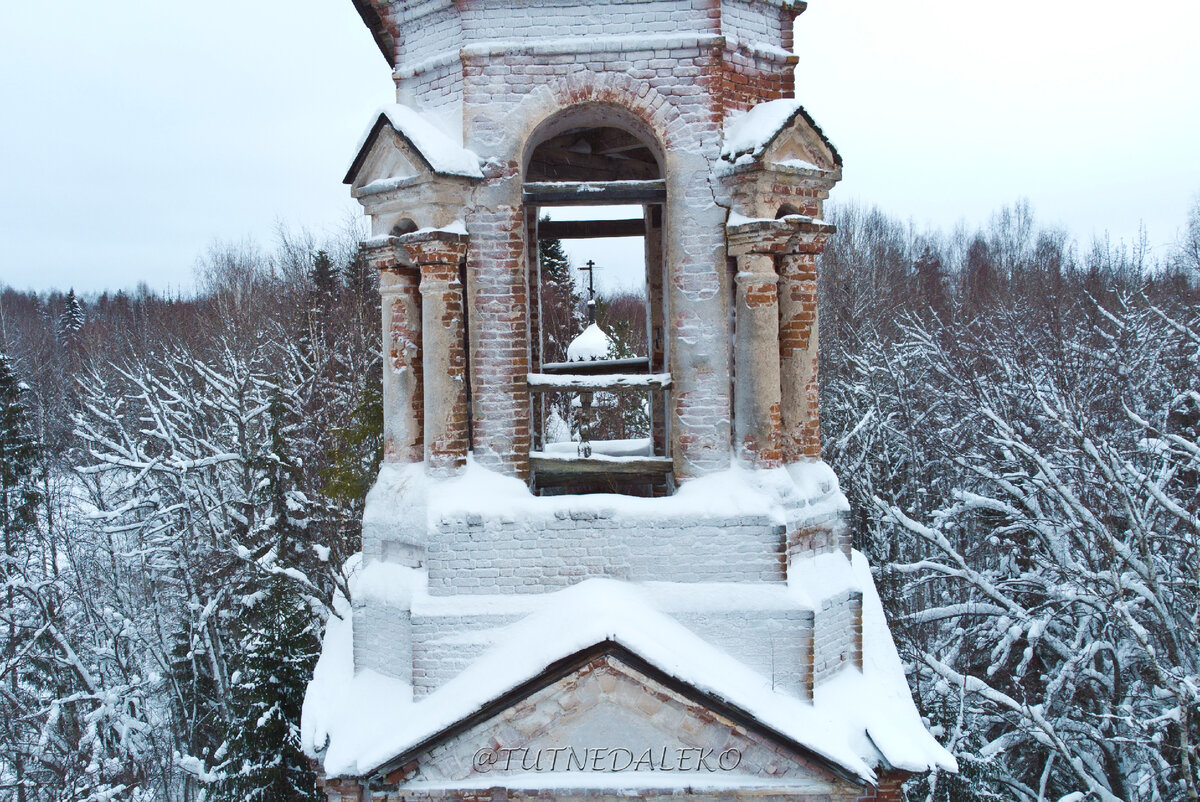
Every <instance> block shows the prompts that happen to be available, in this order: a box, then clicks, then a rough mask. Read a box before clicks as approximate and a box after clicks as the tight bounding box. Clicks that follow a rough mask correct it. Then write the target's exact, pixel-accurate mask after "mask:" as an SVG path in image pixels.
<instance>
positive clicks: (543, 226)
mask: <svg viewBox="0 0 1200 802" xmlns="http://www.w3.org/2000/svg"><path fill="white" fill-rule="evenodd" d="M644 236H646V221H645V220H642V219H640V218H639V219H636V220H543V221H542V222H540V223H538V239H540V240H543V239H599V238H601V237H644Z"/></svg>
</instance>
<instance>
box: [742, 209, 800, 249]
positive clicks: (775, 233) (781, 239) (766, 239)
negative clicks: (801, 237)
mask: <svg viewBox="0 0 1200 802" xmlns="http://www.w3.org/2000/svg"><path fill="white" fill-rule="evenodd" d="M732 218H733V219H731V221H730V222H729V223H728V224H726V226H725V243H726V247H727V249H728V251H729V255H730V256H745V255H747V254H776V253H783V250H784V247H785V246H786V245H787V241H788V238H789V237H791V236H792V235H793V234H794V233H796V225H795V223H794V222H793V219H792V218H783V219H780V220H767V219H766V218H760V219H753V220H752V219H747V218H744V217H739V216H738V215H733V216H732ZM735 220H736V222H735Z"/></svg>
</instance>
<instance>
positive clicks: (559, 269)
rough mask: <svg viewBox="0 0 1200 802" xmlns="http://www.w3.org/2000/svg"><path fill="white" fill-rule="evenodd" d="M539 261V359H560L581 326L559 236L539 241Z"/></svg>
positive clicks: (573, 285) (572, 285)
mask: <svg viewBox="0 0 1200 802" xmlns="http://www.w3.org/2000/svg"><path fill="white" fill-rule="evenodd" d="M542 219H543V221H545V220H548V219H549V218H542ZM538 262H539V264H540V265H541V288H540V290H541V304H540V312H541V321H540V322H541V328H542V339H543V344H544V348H545V350H544V352H543V353H542V362H543V363H545V362H562V361H564V360H566V358H567V346H568V345H569V344H570V343H571V340H573V339H574V338H575V335H577V334H579V332H580V331H582V329H583V316H582V315H581V313H580V303H579V302H580V298H579V293H578V292H576V291H575V279H574V277H573V276H572V275H571V260H570V258H569V257H568V256H567V252H566V250H565V249H564V248H563V244H562V241H561V240H556V239H544V240H541V241H539V242H538Z"/></svg>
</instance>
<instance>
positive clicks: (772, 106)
mask: <svg viewBox="0 0 1200 802" xmlns="http://www.w3.org/2000/svg"><path fill="white" fill-rule="evenodd" d="M721 158H722V159H723V160H725V161H726V162H731V163H733V164H745V163H751V162H758V163H760V164H763V165H765V166H776V167H788V168H796V169H804V170H820V171H823V172H833V171H835V170H839V169H840V168H841V166H842V158H841V156H839V155H838V152H837V150H836V149H835V148H834V147H833V143H831V142H830V141H829V139H828V138H827V137H826V136H825V134H824V133H822V131H821V129H820V128H819V127H818V126H817V124H816V122H814V121H813V119H812V117H810V116H809V115H808V112H806V111H805V110H804V107H803V106H801V105H800V103H799V101H797V100H794V99H791V98H783V99H780V100H771V101H768V102H766V103H760V104H759V105H757V106H755V107H754V108H752V109H750V110H749V111H747V112H743V113H741V114H738V115H734V116H733V117H730V118H729V119H728V120H726V122H725V142H724V145H723V146H722V148H721Z"/></svg>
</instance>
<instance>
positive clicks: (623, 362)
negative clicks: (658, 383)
mask: <svg viewBox="0 0 1200 802" xmlns="http://www.w3.org/2000/svg"><path fill="white" fill-rule="evenodd" d="M541 372H542V373H553V374H556V375H561V374H564V373H568V374H575V375H578V376H598V375H603V374H605V373H608V374H613V373H649V372H650V357H647V356H633V357H627V358H625V359H593V360H589V361H587V362H582V361H581V362H547V363H546V364H544V365H542V370H541Z"/></svg>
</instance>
